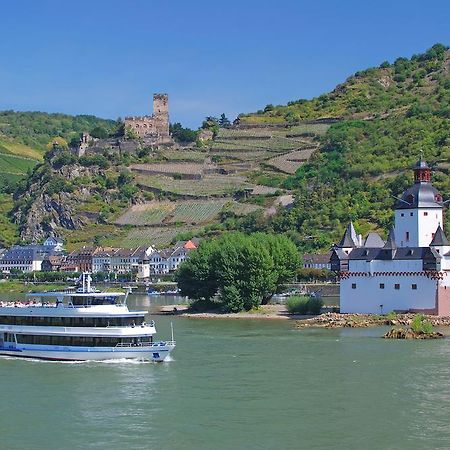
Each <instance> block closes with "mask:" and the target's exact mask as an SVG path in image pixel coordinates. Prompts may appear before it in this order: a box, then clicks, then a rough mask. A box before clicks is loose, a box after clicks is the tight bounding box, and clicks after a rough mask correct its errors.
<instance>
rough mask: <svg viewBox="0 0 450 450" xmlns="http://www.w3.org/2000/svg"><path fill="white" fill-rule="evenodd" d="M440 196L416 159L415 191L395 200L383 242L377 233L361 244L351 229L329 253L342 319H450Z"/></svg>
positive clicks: (449, 249) (448, 258) (449, 260)
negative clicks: (395, 315) (405, 315)
mask: <svg viewBox="0 0 450 450" xmlns="http://www.w3.org/2000/svg"><path fill="white" fill-rule="evenodd" d="M445 203H446V202H444V201H443V199H442V195H441V194H439V192H438V191H437V190H436V189H435V188H434V187H433V185H432V183H431V169H430V167H429V166H428V164H427V163H426V162H425V161H424V160H423V159H420V160H419V161H418V162H417V164H416V166H415V167H414V185H413V186H412V187H410V188H409V189H407V190H406V191H405V192H404V193H403V194H402V196H401V198H398V199H397V202H396V204H395V227H394V228H392V229H391V230H390V232H389V236H388V238H387V241H386V242H384V241H383V240H382V239H381V238H380V236H379V235H378V234H376V233H369V235H368V236H367V237H366V239H365V240H364V241H363V239H362V238H361V236H360V235H357V234H356V232H355V229H354V227H353V224H352V223H350V224H349V225H348V227H347V230H346V232H345V234H344V236H343V238H342V239H341V241H340V242H339V244H337V245H335V246H334V247H333V249H332V254H331V267H332V270H334V271H337V272H338V273H339V277H340V310H341V312H343V313H374V314H380V313H381V314H383V313H388V312H390V311H396V312H406V311H410V312H421V313H424V314H435V315H440V316H448V315H450V276H449V272H450V243H449V241H448V240H447V238H446V236H445V234H444V231H443V230H442V226H443V209H444V204H445Z"/></svg>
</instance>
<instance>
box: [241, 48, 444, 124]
mask: <svg viewBox="0 0 450 450" xmlns="http://www.w3.org/2000/svg"><path fill="white" fill-rule="evenodd" d="M448 64H449V52H448V47H446V46H444V45H442V44H436V45H434V46H433V47H431V48H430V49H429V50H428V51H427V52H425V53H423V54H418V55H414V56H413V57H412V58H411V59H407V58H398V59H397V60H396V61H395V62H394V63H393V64H389V63H387V62H384V63H382V64H381V65H380V66H379V67H374V68H370V69H367V70H363V71H360V72H356V73H355V74H354V75H353V76H351V77H350V78H348V79H347V80H346V82H345V83H343V84H341V85H339V86H337V87H336V89H334V91H332V92H330V93H329V94H323V95H320V96H319V97H316V98H313V99H312V100H305V99H300V100H296V101H292V102H289V103H288V104H287V105H285V106H282V105H279V106H274V105H267V106H266V107H265V108H264V110H261V111H258V112H257V113H255V114H241V116H240V119H241V121H243V122H262V123H264V122H267V123H271V122H287V123H291V124H292V123H295V122H297V121H299V120H306V119H319V118H330V117H331V118H356V117H359V118H363V117H364V118H373V117H384V116H385V115H386V114H389V113H392V112H401V111H405V110H406V109H409V108H413V111H421V110H422V111H430V110H431V111H435V112H437V113H439V114H440V115H441V116H443V117H449V104H450V102H449V97H448V93H447V94H445V93H443V92H442V91H441V89H436V86H438V87H441V88H445V87H448V84H449V73H448ZM430 87H431V88H432V92H430ZM443 95H444V96H445V97H446V100H447V101H445V99H444V98H443V97H442V96H443ZM424 97H426V98H427V101H426V102H423V99H424Z"/></svg>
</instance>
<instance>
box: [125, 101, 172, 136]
mask: <svg viewBox="0 0 450 450" xmlns="http://www.w3.org/2000/svg"><path fill="white" fill-rule="evenodd" d="M125 128H131V129H132V130H133V131H134V132H135V133H136V134H137V135H138V136H139V137H140V138H143V139H148V140H151V141H154V143H155V144H165V143H171V142H172V138H171V137H170V134H169V96H168V95H167V94H153V115H151V116H141V117H125Z"/></svg>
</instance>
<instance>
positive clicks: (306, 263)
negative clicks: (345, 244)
mask: <svg viewBox="0 0 450 450" xmlns="http://www.w3.org/2000/svg"><path fill="white" fill-rule="evenodd" d="M330 258H331V251H330V252H327V253H305V254H304V255H303V268H304V269H328V270H331V262H330Z"/></svg>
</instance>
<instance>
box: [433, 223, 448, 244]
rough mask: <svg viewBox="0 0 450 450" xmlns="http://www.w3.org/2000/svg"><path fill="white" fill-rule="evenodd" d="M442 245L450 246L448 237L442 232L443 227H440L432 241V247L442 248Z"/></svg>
mask: <svg viewBox="0 0 450 450" xmlns="http://www.w3.org/2000/svg"><path fill="white" fill-rule="evenodd" d="M441 245H450V243H449V242H448V239H447V236H445V233H444V231H443V230H442V228H441V226H440V225H439V226H438V227H437V230H436V233H434V237H433V240H432V241H431V244H430V246H435V247H437V246H441Z"/></svg>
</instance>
